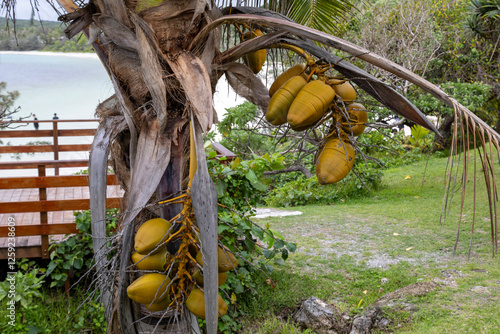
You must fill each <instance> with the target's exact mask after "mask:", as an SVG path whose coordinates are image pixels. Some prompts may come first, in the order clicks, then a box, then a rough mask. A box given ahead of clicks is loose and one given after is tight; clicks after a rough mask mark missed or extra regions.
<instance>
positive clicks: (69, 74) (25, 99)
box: [0, 53, 113, 129]
mask: <svg viewBox="0 0 500 334" xmlns="http://www.w3.org/2000/svg"><path fill="white" fill-rule="evenodd" d="M0 81H5V82H7V90H17V91H19V93H20V94H21V95H20V97H19V99H18V100H17V101H16V105H18V106H20V107H21V111H20V113H19V116H27V115H29V114H36V115H37V118H38V119H39V120H42V119H52V116H53V114H54V113H57V114H58V115H59V118H60V119H89V118H94V116H93V115H94V112H95V108H96V106H97V105H98V104H99V102H100V101H103V100H105V99H106V98H108V97H109V96H111V95H112V94H113V89H112V88H113V87H112V85H111V82H110V80H109V78H108V75H107V73H106V71H105V70H104V67H103V66H102V65H101V62H100V61H99V59H97V57H93V56H92V55H61V54H56V55H54V54H46V53H41V54H40V53H36V54H35V53H23V54H21V53H12V54H10V53H9V54H5V53H2V54H0ZM44 125H45V126H46V127H49V126H50V125H48V124H43V123H41V125H40V129H43V126H44Z"/></svg>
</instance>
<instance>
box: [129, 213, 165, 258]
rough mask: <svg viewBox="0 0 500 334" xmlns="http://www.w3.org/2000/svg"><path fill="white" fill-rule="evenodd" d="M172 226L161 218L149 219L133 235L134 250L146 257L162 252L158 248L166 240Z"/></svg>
mask: <svg viewBox="0 0 500 334" xmlns="http://www.w3.org/2000/svg"><path fill="white" fill-rule="evenodd" d="M171 226H172V225H171V224H170V223H169V222H168V221H166V220H165V219H162V218H154V219H150V220H148V221H147V222H145V223H144V224H142V225H141V227H139V230H137V233H136V234H135V243H134V248H135V250H136V252H137V253H140V254H143V255H147V254H149V253H150V252H151V251H153V250H155V249H156V250H155V253H156V252H159V251H161V250H162V248H160V247H159V246H160V245H161V244H162V243H163V242H165V240H167V239H168V236H169V235H170V227H171Z"/></svg>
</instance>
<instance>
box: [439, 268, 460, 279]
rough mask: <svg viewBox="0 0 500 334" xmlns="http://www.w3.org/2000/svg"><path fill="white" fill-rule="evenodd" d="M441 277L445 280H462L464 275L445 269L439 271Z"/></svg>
mask: <svg viewBox="0 0 500 334" xmlns="http://www.w3.org/2000/svg"><path fill="white" fill-rule="evenodd" d="M441 276H443V277H446V278H462V277H464V274H463V273H462V272H461V271H460V270H456V269H446V270H441Z"/></svg>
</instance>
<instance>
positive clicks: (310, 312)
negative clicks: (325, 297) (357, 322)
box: [293, 297, 348, 334]
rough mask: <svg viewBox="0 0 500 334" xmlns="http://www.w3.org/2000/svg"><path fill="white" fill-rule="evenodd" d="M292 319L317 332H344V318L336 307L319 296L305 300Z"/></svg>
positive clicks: (335, 333)
mask: <svg viewBox="0 0 500 334" xmlns="http://www.w3.org/2000/svg"><path fill="white" fill-rule="evenodd" d="M293 319H294V320H295V321H296V322H297V323H298V324H299V325H300V326H302V327H304V328H310V329H312V330H313V331H315V332H317V333H319V334H337V333H346V332H348V329H346V328H345V327H346V326H348V324H347V321H346V319H345V318H344V317H343V316H342V315H341V314H340V312H339V311H338V310H337V308H336V307H335V306H333V305H330V304H327V303H325V302H324V301H322V300H321V299H319V298H316V297H310V298H308V299H307V300H305V301H304V302H303V303H302V305H301V306H300V308H299V310H298V311H297V312H296V313H295V314H294V316H293Z"/></svg>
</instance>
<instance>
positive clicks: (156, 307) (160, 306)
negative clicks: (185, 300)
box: [144, 296, 171, 312]
mask: <svg viewBox="0 0 500 334" xmlns="http://www.w3.org/2000/svg"><path fill="white" fill-rule="evenodd" d="M170 302H171V301H170V298H169V297H168V296H167V298H165V299H163V300H162V301H161V302H157V303H152V304H144V306H146V308H147V309H148V310H150V311H151V312H158V311H164V310H166V309H167V308H168V305H170Z"/></svg>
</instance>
